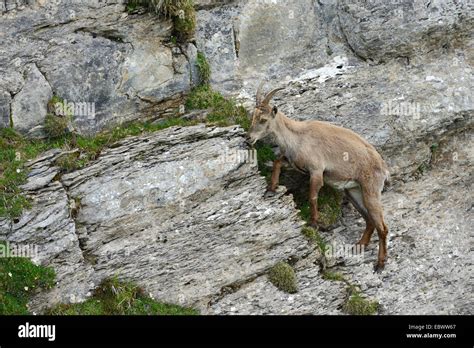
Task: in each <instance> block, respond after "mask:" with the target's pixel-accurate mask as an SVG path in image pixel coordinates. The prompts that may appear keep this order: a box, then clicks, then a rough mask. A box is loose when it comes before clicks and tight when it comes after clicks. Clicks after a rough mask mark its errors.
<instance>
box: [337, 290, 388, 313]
mask: <svg viewBox="0 0 474 348" xmlns="http://www.w3.org/2000/svg"><path fill="white" fill-rule="evenodd" d="M379 306H380V305H379V303H378V302H377V301H370V300H367V299H365V298H363V297H362V295H361V293H360V291H357V290H355V289H354V288H353V287H350V289H349V297H348V298H347V300H346V302H345V303H344V305H343V311H344V312H346V313H347V314H351V315H373V314H376V313H377V311H378V310H379Z"/></svg>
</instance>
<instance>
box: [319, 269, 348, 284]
mask: <svg viewBox="0 0 474 348" xmlns="http://www.w3.org/2000/svg"><path fill="white" fill-rule="evenodd" d="M323 279H325V280H332V281H336V282H347V281H346V279H345V278H344V276H343V275H342V274H341V273H339V272H331V271H328V270H326V271H324V272H323Z"/></svg>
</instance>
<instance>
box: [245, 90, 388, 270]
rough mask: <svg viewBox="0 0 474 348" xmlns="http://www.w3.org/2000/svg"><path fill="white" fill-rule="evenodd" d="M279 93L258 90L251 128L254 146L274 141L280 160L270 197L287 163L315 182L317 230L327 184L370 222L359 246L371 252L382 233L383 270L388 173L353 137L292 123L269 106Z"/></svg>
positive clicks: (319, 125) (328, 126)
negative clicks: (373, 240)
mask: <svg viewBox="0 0 474 348" xmlns="http://www.w3.org/2000/svg"><path fill="white" fill-rule="evenodd" d="M279 90H281V88H278V89H274V90H273V91H271V92H270V93H268V94H267V95H266V96H265V97H263V96H262V84H261V85H260V86H259V88H258V91H257V98H256V107H255V111H254V113H253V119H252V126H251V128H250V132H249V135H250V138H251V142H252V143H253V144H254V143H255V142H256V141H258V140H259V139H262V138H264V137H267V136H271V137H272V138H273V141H274V142H275V143H276V144H277V145H278V146H279V147H280V150H281V156H280V157H279V158H278V159H276V160H275V161H274V163H273V170H272V177H271V184H270V186H269V188H268V190H269V191H275V190H276V188H277V186H278V181H279V177H280V170H281V166H282V161H283V160H287V161H288V162H290V163H291V165H292V166H294V167H295V168H296V169H298V170H299V171H303V172H306V173H308V174H309V176H310V187H309V201H310V206H311V222H310V223H311V225H313V226H317V225H318V218H319V213H318V192H319V190H320V188H321V187H322V186H323V185H324V184H327V185H329V186H332V187H334V188H336V189H339V190H343V191H344V192H345V193H346V195H347V197H348V199H349V201H350V202H351V203H352V204H353V205H354V207H355V208H356V209H357V211H359V213H360V214H361V215H362V216H363V217H364V219H365V221H366V228H365V231H364V233H363V235H362V238H361V239H360V241H359V242H358V244H361V245H363V246H364V247H365V246H367V245H368V244H369V242H370V238H371V236H372V234H373V232H374V230H375V229H376V230H377V233H378V236H379V253H378V261H377V264H376V267H375V268H376V270H382V269H383V267H384V265H385V260H386V258H387V234H388V228H387V226H386V224H385V222H384V217H383V209H382V204H381V194H382V190H383V188H384V184H385V181H387V180H388V179H389V175H390V174H389V171H388V167H387V165H386V164H385V162H384V160H383V159H382V157H381V156H380V154H379V153H378V152H377V150H376V149H375V148H374V147H373V146H372V145H371V144H369V143H368V142H367V141H366V140H365V139H363V138H362V137H361V136H359V135H358V134H356V133H354V132H353V131H351V130H349V129H346V128H342V127H338V126H335V125H332V124H330V123H327V122H321V121H296V120H292V119H289V118H288V117H287V116H285V115H284V114H283V113H281V112H279V111H278V109H277V108H276V107H272V106H270V100H271V98H272V97H273V95H274V94H275V93H276V92H277V91H279Z"/></svg>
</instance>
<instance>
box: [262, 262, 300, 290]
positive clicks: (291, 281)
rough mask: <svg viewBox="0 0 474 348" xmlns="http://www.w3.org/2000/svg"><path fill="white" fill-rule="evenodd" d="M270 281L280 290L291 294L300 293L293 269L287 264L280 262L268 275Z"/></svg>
mask: <svg viewBox="0 0 474 348" xmlns="http://www.w3.org/2000/svg"><path fill="white" fill-rule="evenodd" d="M268 280H270V282H271V283H272V284H273V285H275V286H276V287H277V288H278V289H280V290H282V291H284V292H287V293H289V294H293V293H296V292H297V291H298V286H297V281H296V274H295V271H294V270H293V268H292V267H291V266H290V265H289V264H287V263H286V262H283V261H281V262H278V263H277V264H276V265H275V266H273V268H272V269H270V272H269V273H268Z"/></svg>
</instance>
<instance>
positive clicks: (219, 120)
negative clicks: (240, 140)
mask: <svg viewBox="0 0 474 348" xmlns="http://www.w3.org/2000/svg"><path fill="white" fill-rule="evenodd" d="M186 108H187V109H188V110H196V109H197V110H204V109H210V112H209V114H208V115H207V119H206V122H207V123H208V124H212V125H216V126H220V127H226V126H230V125H234V124H238V125H240V126H241V127H242V128H243V129H245V130H248V129H249V128H250V119H249V117H248V114H247V110H245V108H244V107H243V106H241V105H237V104H236V102H235V101H234V100H233V99H226V98H224V97H223V96H222V94H220V93H219V92H216V91H214V90H213V89H212V88H211V87H210V86H209V85H203V86H199V87H196V88H194V89H193V90H192V91H191V93H190V94H189V96H188V98H187V100H186Z"/></svg>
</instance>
